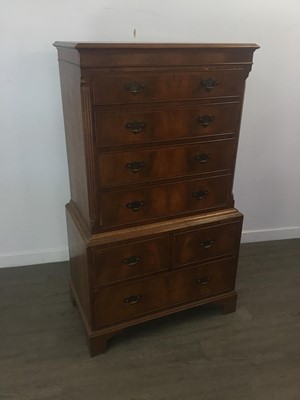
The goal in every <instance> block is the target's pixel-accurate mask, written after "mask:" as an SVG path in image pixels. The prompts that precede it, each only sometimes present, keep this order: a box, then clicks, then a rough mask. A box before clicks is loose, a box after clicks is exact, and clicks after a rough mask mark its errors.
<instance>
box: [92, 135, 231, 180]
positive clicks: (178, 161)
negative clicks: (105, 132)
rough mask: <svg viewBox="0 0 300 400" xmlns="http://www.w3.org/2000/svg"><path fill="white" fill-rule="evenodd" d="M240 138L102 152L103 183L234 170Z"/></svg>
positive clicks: (100, 176) (100, 172)
mask: <svg viewBox="0 0 300 400" xmlns="http://www.w3.org/2000/svg"><path fill="white" fill-rule="evenodd" d="M235 151H236V139H226V140H218V141H211V142H204V143H201V144H193V145H189V146H177V147H173V148H172V147H171V148H170V147H165V148H153V149H151V150H140V151H124V152H114V153H101V154H100V155H99V180H100V182H99V183H100V186H113V185H122V184H128V183H140V182H147V181H155V180H159V179H167V178H176V177H182V176H189V175H196V174H202V173H207V172H223V173H224V172H231V171H232V169H233V166H234V160H235Z"/></svg>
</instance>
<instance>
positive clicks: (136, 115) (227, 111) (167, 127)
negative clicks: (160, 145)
mask: <svg viewBox="0 0 300 400" xmlns="http://www.w3.org/2000/svg"><path fill="white" fill-rule="evenodd" d="M240 112H241V104H240V103H239V102H233V103H219V104H201V105H189V106H188V107H187V106H178V107H164V108H150V109H149V108H144V109H138V108H136V107H135V108H134V109H128V110H124V109H120V108H119V109H115V110H108V111H103V110H102V111H99V110H97V109H95V110H94V122H95V136H96V145H97V146H101V147H105V146H118V145H124V144H138V143H148V142H155V141H159V140H176V139H185V138H186V139H188V138H199V137H205V136H210V135H219V134H224V133H237V132H238V127H239V120H240Z"/></svg>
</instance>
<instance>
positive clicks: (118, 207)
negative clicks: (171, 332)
mask: <svg viewBox="0 0 300 400" xmlns="http://www.w3.org/2000/svg"><path fill="white" fill-rule="evenodd" d="M55 46H56V47H57V50H58V58H59V69H60V79H61V90H62V100H63V111H64V121H65V131H66V142H67V151H68V164H69V175H70V187H71V201H70V203H68V204H67V206H66V210H67V222H68V235H69V249H70V265H71V281H70V287H71V294H72V299H73V301H74V304H77V305H78V308H79V311H80V314H81V317H82V319H83V322H84V326H85V330H86V333H87V338H88V345H89V349H90V353H91V355H95V354H98V353H101V352H104V351H105V349H106V344H107V341H108V340H109V338H110V337H111V336H112V335H114V334H116V333H117V332H120V331H121V330H123V329H124V328H126V327H128V326H131V325H134V324H138V323H141V322H143V321H147V320H150V319H153V318H157V317H161V316H164V315H167V314H170V313H174V312H177V311H180V310H184V309H187V308H190V307H196V306H200V305H203V304H207V303H214V304H216V305H220V306H221V307H222V309H223V312H224V313H229V312H232V311H234V310H235V307H236V298H237V295H236V292H235V278H236V270H237V261H238V252H239V245H240V235H241V228H242V215H241V214H240V213H239V212H238V211H237V210H236V209H235V208H234V200H233V195H232V186H233V178H234V168H235V160H236V154H237V144H238V136H239V127H240V121H241V112H242V104H243V97H244V87H245V80H246V78H247V76H248V74H249V72H250V70H251V66H252V57H253V52H254V50H255V49H257V48H258V46H257V45H254V44H239V45H230V44H220V45H217V44H215V45H208V44H206V45H205V44H104V43H102V44H101V43H99V44H95V43H94V44H93V43H70V42H56V43H55Z"/></svg>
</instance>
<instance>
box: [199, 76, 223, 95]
mask: <svg viewBox="0 0 300 400" xmlns="http://www.w3.org/2000/svg"><path fill="white" fill-rule="evenodd" d="M218 83H219V81H217V80H215V79H205V80H203V81H201V86H202V87H204V89H205V90H206V91H207V92H210V91H211V90H213V89H214V88H215V87H216V86H217V85H218Z"/></svg>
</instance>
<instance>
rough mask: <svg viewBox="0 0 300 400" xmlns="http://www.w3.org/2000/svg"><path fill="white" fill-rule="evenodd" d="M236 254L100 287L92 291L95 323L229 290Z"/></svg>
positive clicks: (231, 285)
mask: <svg viewBox="0 0 300 400" xmlns="http://www.w3.org/2000/svg"><path fill="white" fill-rule="evenodd" d="M236 264H237V259H236V258H230V259H226V260H221V261H217V262H212V263H208V264H205V265H202V266H200V267H193V268H185V269H183V270H178V271H174V272H169V273H164V274H161V275H159V276H157V277H155V278H149V279H140V280H138V281H135V282H132V283H127V284H123V285H118V286H107V287H102V288H99V291H98V292H97V293H95V295H94V304H95V322H96V325H97V326H103V325H110V324H113V323H116V322H120V321H122V320H127V319H130V318H136V317H139V316H140V315H143V314H149V313H152V312H155V311H159V310H160V309H163V308H167V307H172V306H174V305H176V304H180V303H186V302H191V301H195V300H197V299H201V298H203V297H209V296H213V295H215V294H218V293H222V292H226V291H230V290H232V289H233V288H234V283H235V276H236Z"/></svg>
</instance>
